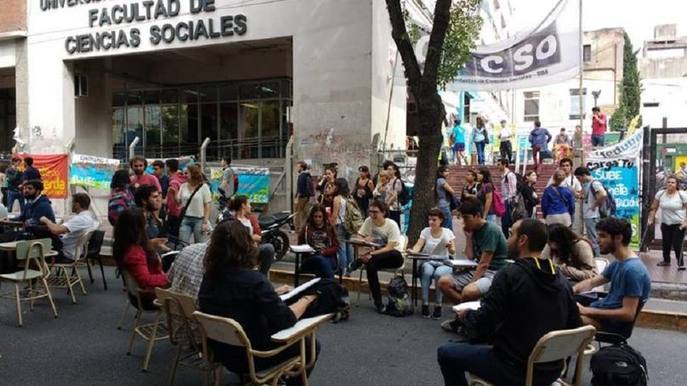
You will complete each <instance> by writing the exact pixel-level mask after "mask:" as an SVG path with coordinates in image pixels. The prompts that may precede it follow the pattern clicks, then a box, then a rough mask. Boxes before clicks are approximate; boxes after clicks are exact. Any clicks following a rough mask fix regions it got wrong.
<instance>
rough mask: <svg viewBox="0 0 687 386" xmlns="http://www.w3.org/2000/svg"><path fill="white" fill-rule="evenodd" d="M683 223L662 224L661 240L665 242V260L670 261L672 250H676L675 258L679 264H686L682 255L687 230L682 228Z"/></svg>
mask: <svg viewBox="0 0 687 386" xmlns="http://www.w3.org/2000/svg"><path fill="white" fill-rule="evenodd" d="M680 225H681V224H673V225H667V224H661V235H662V239H661V242H662V244H663V261H664V262H666V263H670V250H671V249H672V250H674V251H675V259H676V260H677V265H678V266H683V265H685V262H684V261H683V256H682V243H683V241H684V238H685V230H684V229H680Z"/></svg>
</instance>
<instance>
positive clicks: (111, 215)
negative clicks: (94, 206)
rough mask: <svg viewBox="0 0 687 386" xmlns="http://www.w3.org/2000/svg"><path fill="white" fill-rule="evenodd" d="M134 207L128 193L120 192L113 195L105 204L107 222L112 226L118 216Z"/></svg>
mask: <svg viewBox="0 0 687 386" xmlns="http://www.w3.org/2000/svg"><path fill="white" fill-rule="evenodd" d="M132 206H134V202H133V199H132V197H131V194H130V193H129V192H128V191H122V192H119V193H117V194H115V195H113V196H112V197H111V198H110V199H109V200H108V202H107V221H109V222H110V225H112V226H114V225H115V223H116V222H117V219H118V218H119V214H120V213H122V212H123V211H125V210H126V209H129V208H130V207H132Z"/></svg>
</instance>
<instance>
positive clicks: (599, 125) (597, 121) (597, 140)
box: [592, 106, 607, 147]
mask: <svg viewBox="0 0 687 386" xmlns="http://www.w3.org/2000/svg"><path fill="white" fill-rule="evenodd" d="M606 130H607V121H606V114H604V113H602V112H601V109H600V108H598V107H596V106H595V107H594V108H592V146H593V147H599V146H603V145H604V136H605V135H606Z"/></svg>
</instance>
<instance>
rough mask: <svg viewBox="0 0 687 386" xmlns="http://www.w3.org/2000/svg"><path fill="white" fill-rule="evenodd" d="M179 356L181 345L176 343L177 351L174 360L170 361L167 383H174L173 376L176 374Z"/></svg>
mask: <svg viewBox="0 0 687 386" xmlns="http://www.w3.org/2000/svg"><path fill="white" fill-rule="evenodd" d="M180 357H181V345H180V344H177V353H176V355H175V356H174V362H173V363H172V369H171V370H170V371H169V379H168V380H167V385H169V386H172V385H174V378H175V377H176V375H177V367H178V366H179V358H180Z"/></svg>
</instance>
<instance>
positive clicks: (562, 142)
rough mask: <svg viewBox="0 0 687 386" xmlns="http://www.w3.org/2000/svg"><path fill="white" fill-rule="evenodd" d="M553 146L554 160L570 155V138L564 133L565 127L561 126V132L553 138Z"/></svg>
mask: <svg viewBox="0 0 687 386" xmlns="http://www.w3.org/2000/svg"><path fill="white" fill-rule="evenodd" d="M553 148H554V153H555V157H556V160H561V159H563V158H568V157H570V155H571V153H572V138H570V136H568V134H566V133H565V127H561V132H560V134H558V135H557V136H556V138H555V139H554V140H553Z"/></svg>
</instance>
